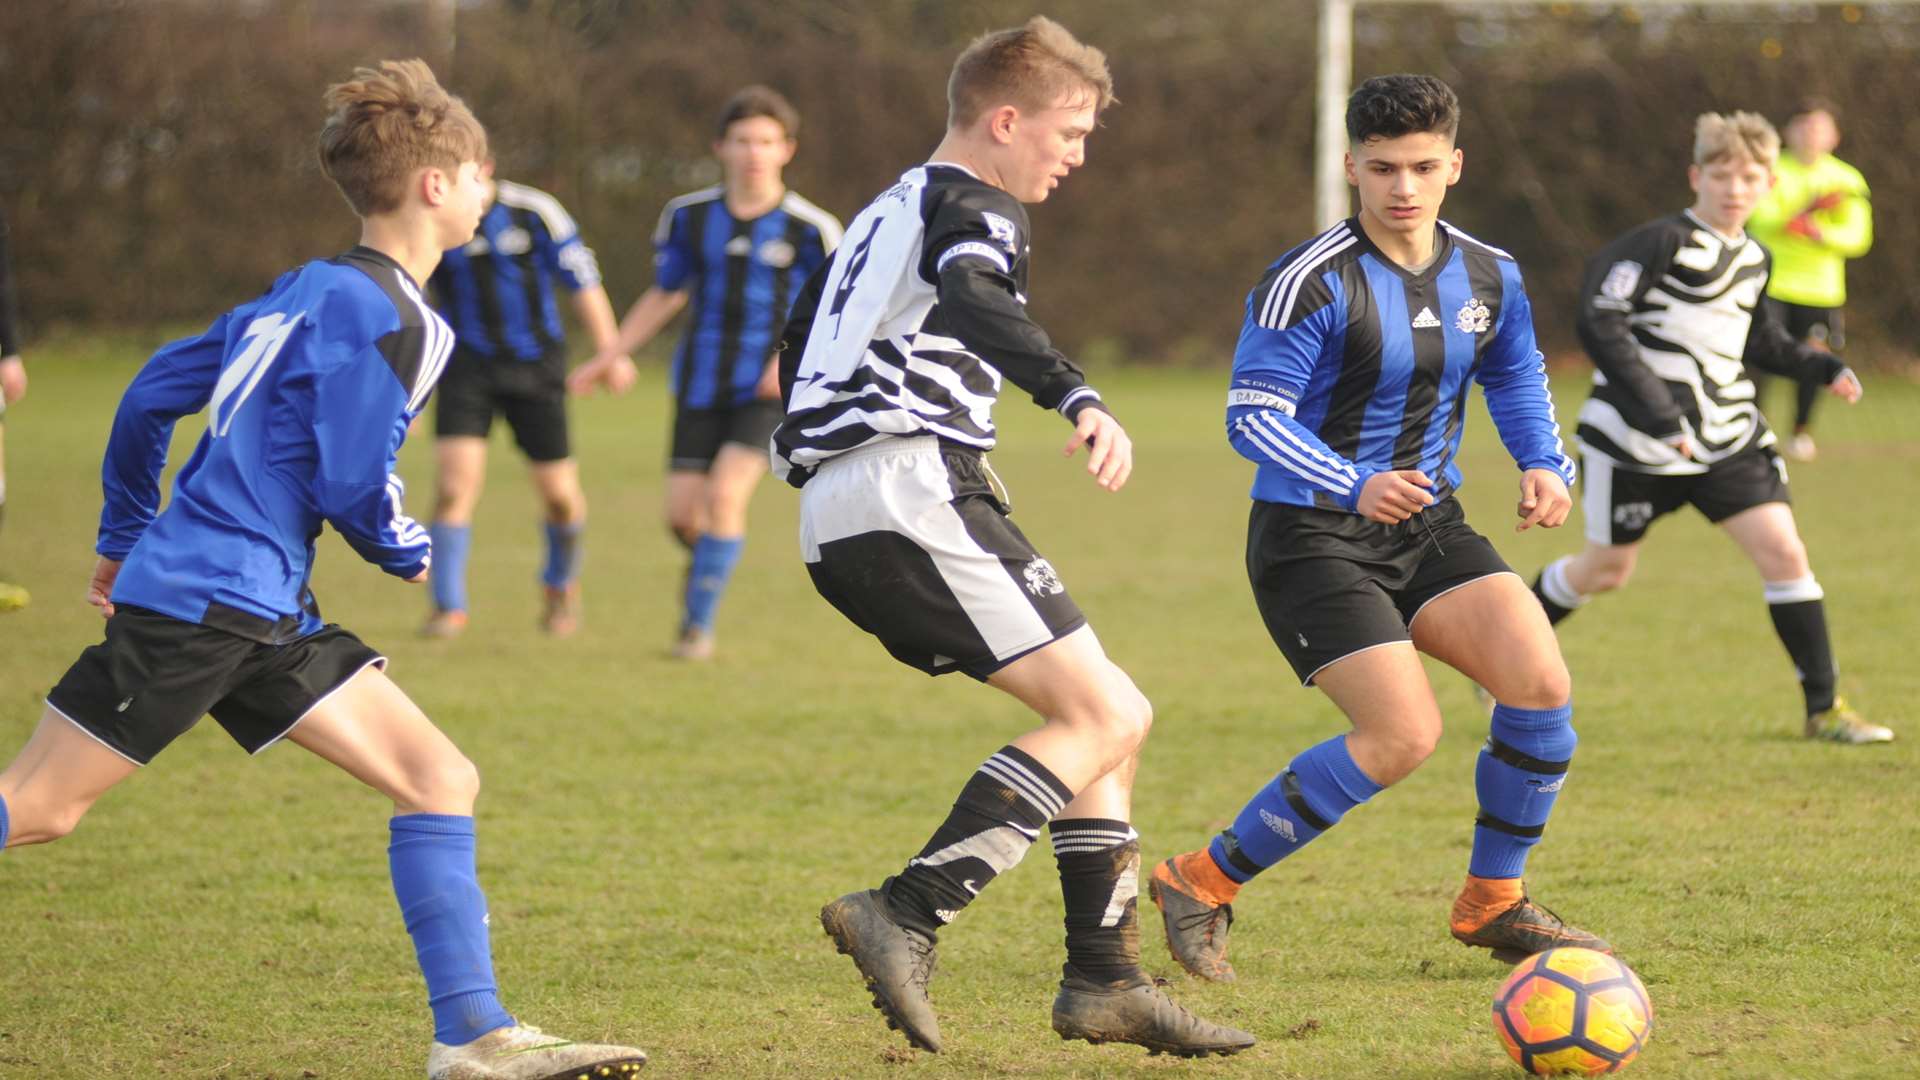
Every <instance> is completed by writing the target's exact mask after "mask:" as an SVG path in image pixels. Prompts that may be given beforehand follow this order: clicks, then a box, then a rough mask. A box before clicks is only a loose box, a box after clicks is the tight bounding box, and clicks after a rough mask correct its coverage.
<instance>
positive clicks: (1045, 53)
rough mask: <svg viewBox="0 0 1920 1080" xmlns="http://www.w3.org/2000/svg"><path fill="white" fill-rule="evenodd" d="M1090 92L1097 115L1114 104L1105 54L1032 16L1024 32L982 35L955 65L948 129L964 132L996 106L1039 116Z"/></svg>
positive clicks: (1022, 28)
mask: <svg viewBox="0 0 1920 1080" xmlns="http://www.w3.org/2000/svg"><path fill="white" fill-rule="evenodd" d="M1078 92H1090V93H1091V94H1092V95H1093V98H1094V102H1093V106H1094V112H1095V114H1096V115H1098V114H1099V113H1100V112H1104V111H1105V110H1106V109H1107V108H1108V107H1109V106H1111V105H1113V104H1114V103H1115V100H1116V99H1115V98H1114V96H1113V74H1112V73H1111V72H1109V71H1108V70H1107V54H1106V53H1103V52H1101V51H1100V50H1099V49H1096V48H1094V47H1093V46H1091V45H1086V44H1082V43H1081V41H1080V39H1079V38H1076V37H1074V36H1073V34H1072V32H1070V31H1069V30H1068V29H1067V28H1066V27H1064V26H1061V25H1060V24H1059V23H1057V22H1054V21H1053V20H1052V19H1049V18H1047V17H1046V16H1045V15H1035V16H1034V17H1033V18H1031V19H1028V20H1027V24H1026V25H1025V26H1017V27H1014V28H1012V29H1010V30H995V31H994V32H992V33H990V34H982V35H981V36H980V37H977V38H975V39H974V41H973V44H971V45H968V46H967V48H966V51H964V52H962V53H961V54H960V56H959V58H958V59H956V60H955V61H954V62H953V74H952V75H951V76H949V77H948V79H947V126H948V127H950V128H963V127H966V126H967V125H969V124H971V123H973V122H974V121H975V120H978V119H979V118H980V117H981V115H982V114H984V113H985V112H987V111H988V110H989V109H992V108H995V107H998V106H1000V105H1013V106H1015V107H1016V108H1020V109H1024V110H1031V111H1038V110H1041V109H1047V108H1052V107H1053V106H1054V105H1056V104H1058V103H1059V101H1060V99H1061V98H1062V97H1064V96H1066V95H1068V94H1073V93H1078Z"/></svg>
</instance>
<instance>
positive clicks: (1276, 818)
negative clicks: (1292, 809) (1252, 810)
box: [1260, 810, 1300, 844]
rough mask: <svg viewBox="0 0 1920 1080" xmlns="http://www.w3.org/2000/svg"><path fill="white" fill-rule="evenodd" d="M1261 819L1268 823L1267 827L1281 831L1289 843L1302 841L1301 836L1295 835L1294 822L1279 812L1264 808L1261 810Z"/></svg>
mask: <svg viewBox="0 0 1920 1080" xmlns="http://www.w3.org/2000/svg"><path fill="white" fill-rule="evenodd" d="M1260 820H1261V821H1264V822H1266V823H1267V828H1269V829H1272V830H1273V831H1274V832H1277V833H1279V834H1280V835H1281V837H1283V838H1284V839H1285V840H1286V841H1287V843H1289V844H1297V843H1299V842H1300V838H1299V837H1298V836H1296V835H1294V832H1293V822H1291V821H1288V820H1287V819H1286V818H1283V817H1281V816H1280V815H1279V814H1276V813H1274V812H1273V811H1271V810H1262V811H1260Z"/></svg>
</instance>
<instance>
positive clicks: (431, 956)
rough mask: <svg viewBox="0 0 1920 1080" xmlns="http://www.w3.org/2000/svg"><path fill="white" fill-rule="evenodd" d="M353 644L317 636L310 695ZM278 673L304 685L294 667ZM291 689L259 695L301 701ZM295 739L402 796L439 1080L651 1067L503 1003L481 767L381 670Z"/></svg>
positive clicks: (395, 845) (396, 871)
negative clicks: (478, 863)
mask: <svg viewBox="0 0 1920 1080" xmlns="http://www.w3.org/2000/svg"><path fill="white" fill-rule="evenodd" d="M326 633H327V632H323V635H324V634H326ZM318 637H321V635H316V638H318ZM344 637H346V638H347V639H348V640H349V641H351V645H349V644H348V643H347V642H344V641H340V640H339V639H337V638H336V639H334V640H332V641H331V642H326V643H318V642H316V641H315V639H312V638H310V639H307V641H308V642H314V643H315V645H314V648H315V650H316V651H324V654H325V657H324V658H323V659H320V660H316V661H310V662H308V663H307V664H305V665H303V667H304V668H305V670H301V671H300V673H299V675H298V680H299V683H300V685H302V686H303V687H304V689H303V690H302V691H299V692H303V693H311V692H312V691H314V690H318V689H320V688H321V687H323V686H324V685H325V683H326V682H327V681H330V679H328V678H326V677H324V676H316V675H314V674H313V672H312V671H311V669H312V668H314V667H319V668H323V669H325V668H327V667H329V666H332V667H333V669H334V670H336V671H337V670H340V667H339V666H338V665H334V664H333V661H332V659H331V657H335V656H337V657H341V658H342V659H344V660H345V662H346V663H347V664H349V665H350V664H351V663H352V661H353V659H354V657H347V656H346V655H345V654H347V653H349V652H351V651H352V646H354V645H358V644H359V643H358V642H357V640H352V639H351V636H350V635H344ZM302 644H306V643H302ZM289 648H292V647H289ZM360 648H361V649H362V650H364V646H360ZM368 655H370V654H368ZM275 677H285V678H288V679H291V678H293V676H292V675H291V673H290V672H289V671H288V670H286V668H284V667H283V668H281V670H278V671H276V672H275ZM285 686H286V684H285V683H283V684H282V686H281V688H280V689H277V690H270V691H269V690H263V689H262V688H261V687H260V686H259V685H258V684H256V686H255V687H253V690H254V691H255V693H256V694H259V695H260V696H261V697H265V696H268V695H271V694H278V695H280V696H281V698H282V700H291V698H290V697H289V696H288V695H289V691H288V690H287V689H285ZM219 716H220V714H216V718H219ZM222 722H223V723H227V722H228V721H227V720H224V719H223V721H222ZM230 730H234V728H233V727H230ZM238 734H239V732H238V731H236V735H238ZM284 737H285V738H287V739H288V740H289V741H291V742H293V743H295V744H297V745H299V746H301V747H303V748H305V749H307V750H309V751H311V752H312V753H314V754H317V755H318V756H320V757H321V758H323V759H325V760H326V761H329V762H332V763H333V764H335V765H337V766H339V767H340V768H341V769H343V770H344V771H346V772H347V773H348V774H349V775H351V776H353V777H354V778H355V779H357V780H359V781H361V782H362V783H364V784H366V785H367V786H369V787H371V788H373V789H374V790H376V791H378V792H380V793H381V794H382V795H385V796H386V797H387V798H389V799H391V800H393V805H394V816H393V819H392V820H391V821H390V822H389V823H388V825H389V833H390V843H389V846H388V848H387V856H388V869H389V871H390V873H391V875H392V880H393V890H394V896H395V897H396V899H397V900H398V901H399V906H400V913H401V917H402V919H403V921H404V922H405V924H406V928H407V933H408V935H409V936H411V937H412V939H413V943H414V953H415V956H416V958H417V959H418V961H419V964H420V971H421V974H422V975H423V976H424V977H425V980H426V984H427V997H428V1003H429V1005H430V1007H431V1009H432V1011H433V1018H434V1044H433V1047H432V1049H431V1051H430V1052H429V1055H428V1059H427V1069H428V1076H429V1077H430V1078H448V1080H454V1078H459V1080H465V1078H469V1077H471V1078H475V1080H495V1078H498V1080H534V1078H545V1077H549V1076H556V1075H563V1074H567V1073H570V1072H571V1071H574V1070H597V1069H599V1068H601V1067H605V1068H608V1069H611V1070H614V1071H613V1072H612V1073H608V1074H600V1073H597V1072H594V1073H592V1075H626V1074H629V1073H631V1072H633V1071H634V1070H636V1069H638V1067H639V1066H640V1065H641V1064H643V1063H644V1062H645V1061H646V1055H645V1054H644V1053H643V1052H642V1051H640V1050H638V1049H634V1048H631V1047H620V1046H600V1045H591V1044H581V1043H574V1042H570V1041H568V1040H565V1039H557V1038H550V1037H548V1036H546V1035H544V1034H543V1033H541V1032H540V1031H539V1030H538V1029H535V1028H530V1027H526V1026H524V1025H521V1024H519V1023H518V1022H517V1021H516V1020H515V1019H514V1018H513V1017H512V1016H511V1015H510V1014H508V1013H507V1011H506V1009H505V1008H504V1007H503V1006H502V1005H501V1003H500V998H499V989H498V985H497V983H496V982H495V979H494V974H493V952H492V943H491V941H490V938H489V934H488V926H487V901H486V896H485V894H484V893H482V892H481V890H480V883H479V878H478V874H477V872H476V870H475V867H474V845H475V837H474V823H473V805H474V800H475V799H476V798H477V797H478V795H479V791H480V775H479V772H478V770H476V769H475V768H474V766H473V763H472V762H471V761H469V760H468V759H467V758H466V756H465V755H464V754H462V753H461V752H460V750H459V749H458V748H457V747H455V746H454V744H453V741H452V740H451V739H448V738H447V736H446V735H445V734H444V733H442V732H441V731H440V729H439V728H437V727H435V726H434V724H433V723H432V722H431V721H430V720H428V719H427V717H426V714H424V713H422V712H421V711H420V709H419V708H418V707H417V706H416V705H414V703H413V702H412V701H411V700H410V699H409V698H408V697H407V696H406V694H405V693H404V692H402V691H401V689H400V688H399V687H398V686H397V685H395V684H394V682H393V681H392V680H391V679H389V678H388V677H387V676H386V674H385V673H384V672H382V671H381V670H380V669H379V667H378V666H377V665H374V664H362V665H361V666H360V667H359V668H358V670H357V672H356V673H355V674H353V675H351V676H349V677H348V678H347V679H346V681H345V682H343V683H339V684H338V685H336V686H333V687H332V688H331V689H327V690H325V691H324V692H323V693H321V694H320V695H319V698H318V700H317V701H315V702H314V703H313V704H312V705H311V707H310V708H309V709H308V710H307V711H306V712H305V714H304V715H303V716H301V717H300V718H299V719H298V720H296V721H295V723H294V726H293V728H292V729H291V730H290V731H287V732H286V733H285V735H284Z"/></svg>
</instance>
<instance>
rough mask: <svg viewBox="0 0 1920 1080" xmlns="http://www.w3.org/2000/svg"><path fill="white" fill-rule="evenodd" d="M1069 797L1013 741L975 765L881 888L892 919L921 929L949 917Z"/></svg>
mask: <svg viewBox="0 0 1920 1080" xmlns="http://www.w3.org/2000/svg"><path fill="white" fill-rule="evenodd" d="M1072 800H1073V792H1071V791H1069V790H1067V786H1066V785H1065V784H1063V783H1061V782H1060V779H1059V778H1058V777H1056V776H1054V775H1053V773H1051V772H1049V771H1048V770H1047V767H1046V766H1044V765H1042V764H1040V763H1039V762H1038V761H1035V760H1034V759H1033V758H1031V757H1029V756H1028V755H1027V754H1026V753H1024V752H1022V751H1020V750H1018V749H1015V748H1014V747H1012V746H1007V747H1003V748H1001V750H1000V752H999V753H997V754H995V755H993V756H992V757H990V758H988V759H987V760H986V761H984V762H982V763H981V765H980V770H979V771H978V772H976V773H974V774H973V776H972V777H971V778H970V779H968V780H967V786H965V787H963V788H961V789H960V797H959V798H958V799H955V800H954V803H953V810H952V811H951V812H950V813H948V814H947V820H945V821H943V822H941V823H940V828H939V829H937V830H935V831H934V834H933V837H932V839H930V840H928V841H927V844H926V846H925V847H923V848H921V849H920V854H918V855H916V856H914V857H913V858H912V859H911V860H909V861H908V862H907V866H906V869H904V870H902V871H900V873H898V874H896V875H894V876H893V877H890V878H888V879H887V881H886V884H884V885H882V886H881V887H880V888H881V892H882V893H883V894H884V895H885V896H886V899H887V910H888V912H889V913H890V914H892V916H893V918H894V921H895V922H898V923H899V924H900V925H902V926H905V927H908V928H910V929H913V930H918V931H920V932H921V933H923V934H927V935H928V936H932V935H934V934H935V933H936V932H938V930H939V929H940V927H942V926H944V925H946V924H947V923H950V922H952V921H953V917H954V916H955V915H957V914H959V913H960V909H961V908H964V907H966V906H967V904H968V903H970V902H971V901H972V900H973V898H974V897H975V896H977V895H979V892H980V890H981V889H984V888H986V887H987V883H988V882H991V881H992V880H993V879H994V878H995V877H997V876H999V875H1000V874H1001V873H1003V872H1005V871H1007V870H1011V869H1012V868H1013V865H1014V864H1015V863H1017V862H1019V861H1020V859H1021V858H1022V857H1023V856H1025V855H1026V853H1027V849H1028V848H1030V847H1032V846H1033V842H1034V841H1035V840H1038V839H1039V838H1040V830H1041V829H1042V828H1044V827H1045V826H1046V824H1047V821H1048V820H1049V819H1051V818H1052V817H1053V815H1055V814H1057V813H1059V812H1060V809H1061V808H1062V807H1064V806H1066V805H1067V803H1069V802H1071V801H1072Z"/></svg>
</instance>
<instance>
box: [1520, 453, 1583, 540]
mask: <svg viewBox="0 0 1920 1080" xmlns="http://www.w3.org/2000/svg"><path fill="white" fill-rule="evenodd" d="M1514 512H1515V513H1517V514H1519V515H1520V524H1518V525H1516V526H1514V529H1513V531H1514V532H1526V531H1527V530H1528V529H1530V528H1532V527H1534V526H1535V525H1538V526H1540V527H1541V528H1543V529H1557V528H1559V527H1560V526H1561V525H1563V524H1565V523H1566V520H1567V515H1568V514H1570V513H1572V512H1573V496H1571V495H1569V494H1567V482H1566V481H1565V480H1562V479H1561V478H1560V474H1559V473H1557V472H1554V471H1553V470H1552V469H1528V470H1527V471H1526V472H1524V473H1521V474H1520V505H1519V506H1518V507H1516V508H1515V510H1514Z"/></svg>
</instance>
